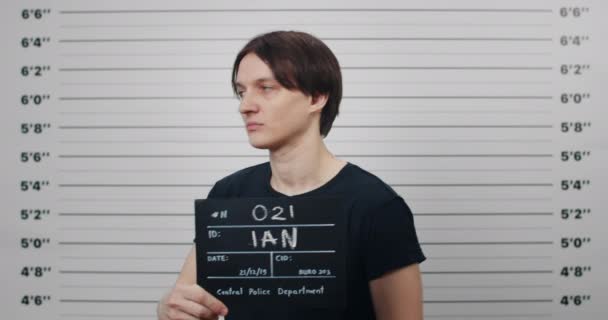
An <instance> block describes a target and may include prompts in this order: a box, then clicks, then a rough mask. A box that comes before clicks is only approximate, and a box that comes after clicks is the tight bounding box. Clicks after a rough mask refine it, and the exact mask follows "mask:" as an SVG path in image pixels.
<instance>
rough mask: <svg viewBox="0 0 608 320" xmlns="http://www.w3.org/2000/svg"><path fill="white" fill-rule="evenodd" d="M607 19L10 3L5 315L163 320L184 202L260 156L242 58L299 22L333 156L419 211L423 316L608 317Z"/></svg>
mask: <svg viewBox="0 0 608 320" xmlns="http://www.w3.org/2000/svg"><path fill="white" fill-rule="evenodd" d="M24 9H25V10H26V11H25V12H24V11H23V10H24ZM30 9H32V10H30ZM35 9H40V10H38V11H36V10H35ZM607 14H608V5H606V3H605V1H599V0H596V1H593V0H587V1H585V0H579V1H574V0H573V1H549V0H526V1H508V2H506V1H487V0H485V1H481V0H476V1H474V0H460V1H453V0H451V1H439V0H433V1H431V0H429V1H374V2H373V3H370V2H369V1H317V0H313V1H306V2H285V1H265V2H264V1H256V2H255V6H254V5H253V2H252V1H240V0H239V1H230V2H227V1H224V2H220V1H217V2H211V1H170V2H166V1H158V0H155V1H103V2H99V1H98V2H94V1H30V0H24V1H18V2H17V1H12V2H10V3H9V2H8V1H5V2H3V4H2V18H3V19H2V24H3V28H2V30H1V32H2V35H3V37H2V38H3V39H4V42H5V43H4V48H3V50H2V58H3V59H2V63H3V64H4V66H3V68H2V70H4V71H3V72H2V84H3V85H2V89H1V90H2V95H1V99H2V102H3V108H2V117H1V118H2V126H1V128H2V131H3V132H2V135H1V137H2V143H3V144H2V148H3V153H2V154H3V158H2V161H3V162H2V168H3V174H2V195H3V196H2V197H3V207H2V208H3V210H2V216H1V217H2V222H1V226H2V237H3V239H2V242H1V243H2V250H3V251H2V264H1V266H0V267H1V268H2V269H1V270H2V276H3V279H2V291H1V294H2V299H1V300H0V301H1V303H2V305H1V306H2V310H3V312H4V315H3V316H2V317H3V318H7V319H33V318H36V317H41V316H44V319H121V320H122V319H153V318H154V317H155V313H154V309H155V303H156V300H157V299H158V298H159V297H160V296H161V294H162V293H163V292H164V291H165V290H166V289H167V288H168V287H170V286H171V285H172V284H173V282H174V280H175V279H176V277H177V274H178V271H179V270H180V267H181V264H182V262H183V259H184V257H185V255H186V253H187V251H188V250H189V248H190V246H191V245H192V242H191V241H192V239H193V237H194V231H193V221H194V219H193V199H195V198H202V197H204V196H205V195H206V194H207V192H208V191H209V188H210V186H211V185H212V184H213V183H214V182H215V181H216V180H217V179H219V178H221V177H223V176H225V175H227V174H229V173H231V172H233V171H235V170H237V169H240V168H243V167H245V166H248V165H252V164H256V163H259V162H262V161H266V156H267V155H266V153H265V152H263V151H262V150H256V149H254V148H252V147H251V146H250V145H249V144H248V143H247V137H246V133H245V130H244V129H243V127H242V123H241V120H240V117H239V116H238V114H237V107H238V104H237V101H236V100H235V99H234V98H232V94H231V91H230V82H229V79H230V70H231V66H232V62H233V59H234V57H235V55H236V53H237V52H238V50H239V49H240V48H241V47H242V46H243V45H244V44H245V43H246V41H247V40H248V39H250V38H251V37H253V36H255V35H257V34H259V33H262V32H266V31H270V30H276V29H291V30H302V31H306V32H310V33H312V34H314V35H316V36H318V37H320V38H321V39H323V40H324V41H325V42H326V43H327V44H328V46H329V47H330V48H331V49H332V50H333V51H334V52H335V54H336V56H337V57H338V59H339V61H340V63H341V65H342V67H343V77H344V99H343V102H342V105H341V113H340V115H339V117H338V118H337V120H336V122H335V124H334V128H333V129H332V131H331V133H330V135H329V137H328V138H327V140H326V141H327V144H328V145H329V147H330V149H331V150H332V151H333V152H334V153H335V154H336V155H337V156H338V157H340V158H343V159H346V160H349V161H351V162H353V163H355V164H358V165H360V166H362V167H364V168H366V169H368V170H370V171H372V172H373V173H375V174H377V175H378V176H380V177H381V178H383V179H384V180H385V181H387V182H388V183H389V184H391V185H392V186H393V187H394V188H395V189H396V190H397V191H398V192H399V193H400V194H401V195H402V196H403V197H404V198H405V200H406V201H407V203H408V204H409V205H410V207H411V208H412V210H413V211H414V213H415V221H416V226H417V229H418V233H419V236H420V240H421V242H422V245H423V249H424V252H425V253H426V255H427V256H428V260H427V261H426V262H424V263H423V264H422V271H423V282H424V300H425V314H426V318H427V319H435V318H437V319H444V318H447V319H472V318H475V319H538V318H552V319H572V318H574V317H576V318H577V319H580V320H583V319H603V318H605V314H604V313H605V312H604V311H603V309H602V302H603V301H604V300H605V299H606V298H607V297H608V291H607V289H608V286H607V284H606V277H605V276H603V272H604V268H605V265H604V264H605V263H606V261H607V260H606V259H607V257H606V250H604V249H605V247H606V239H605V235H604V234H603V233H602V232H601V231H602V229H603V227H604V226H605V225H606V217H605V215H604V213H605V210H606V209H607V205H606V201H605V200H604V199H603V198H602V196H603V195H605V190H606V178H607V175H606V161H607V157H606V147H607V143H606V131H607V130H606V128H607V127H606V123H605V120H606V115H607V112H606V110H605V107H606V103H607V102H608V100H607V99H606V96H605V94H604V93H605V87H606V80H607V76H606V75H607V74H606V70H607V68H606V62H605V60H604V59H603V57H605V56H606V39H605V30H607V29H608V26H607V23H606V19H605V18H606V15H607ZM601 30H604V31H603V32H602V31H601ZM579 213H580V214H579Z"/></svg>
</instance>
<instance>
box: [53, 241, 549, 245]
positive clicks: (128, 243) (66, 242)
mask: <svg viewBox="0 0 608 320" xmlns="http://www.w3.org/2000/svg"><path fill="white" fill-rule="evenodd" d="M58 244H60V245H118V246H120V245H125V246H127V245H175V246H178V245H192V242H104V241H60V242H58ZM538 244H543V245H545V244H553V241H497V242H495V241H488V242H483V241H480V242H457V241H455V242H421V243H420V245H538Z"/></svg>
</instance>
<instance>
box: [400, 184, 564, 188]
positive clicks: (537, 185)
mask: <svg viewBox="0 0 608 320" xmlns="http://www.w3.org/2000/svg"><path fill="white" fill-rule="evenodd" d="M389 185H390V186H391V187H552V186H553V183H394V184H389Z"/></svg>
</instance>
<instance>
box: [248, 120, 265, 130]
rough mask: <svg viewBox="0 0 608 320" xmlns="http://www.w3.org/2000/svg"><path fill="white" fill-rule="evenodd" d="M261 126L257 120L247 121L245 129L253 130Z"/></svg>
mask: <svg viewBox="0 0 608 320" xmlns="http://www.w3.org/2000/svg"><path fill="white" fill-rule="evenodd" d="M260 126H262V124H261V123H257V122H248V123H247V130H255V129H257V128H258V127H260Z"/></svg>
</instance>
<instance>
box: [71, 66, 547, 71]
mask: <svg viewBox="0 0 608 320" xmlns="http://www.w3.org/2000/svg"><path fill="white" fill-rule="evenodd" d="M340 68H341V69H345V70H347V69H353V70H553V68H552V67H496V66H485V67H482V66H461V67H448V66H444V67H407V66H366V67H348V66H345V67H340ZM168 70H231V68H229V67H140V68H59V71H168Z"/></svg>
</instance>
